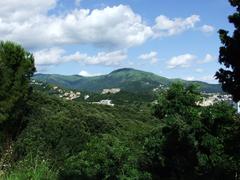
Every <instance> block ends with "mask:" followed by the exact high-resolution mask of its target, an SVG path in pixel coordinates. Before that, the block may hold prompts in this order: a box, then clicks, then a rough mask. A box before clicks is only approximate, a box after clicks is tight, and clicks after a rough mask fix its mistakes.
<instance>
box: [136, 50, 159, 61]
mask: <svg viewBox="0 0 240 180" xmlns="http://www.w3.org/2000/svg"><path fill="white" fill-rule="evenodd" d="M138 58H139V59H142V60H150V62H151V64H155V63H157V61H158V53H157V52H155V51H151V52H150V53H146V54H141V55H140V56H139V57H138Z"/></svg>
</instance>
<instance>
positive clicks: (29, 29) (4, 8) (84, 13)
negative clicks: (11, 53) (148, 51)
mask: <svg viewBox="0 0 240 180" xmlns="http://www.w3.org/2000/svg"><path fill="white" fill-rule="evenodd" d="M8 1H9V2H12V3H9V2H8ZM13 2H14V3H13ZM23 2H24V3H23ZM43 2H45V3H43ZM55 5H56V0H50V1H40V0H36V1H30V0H27V2H25V1H17V0H7V2H6V1H1V4H0V13H1V14H0V36H1V38H2V39H3V40H13V41H17V42H20V43H22V44H24V46H25V47H36V46H37V47H39V46H40V47H46V46H48V47H49V46H58V45H67V44H91V45H94V46H101V47H108V48H109V47H110V48H119V47H124V48H128V47H132V46H136V45H140V44H143V43H144V42H145V41H146V40H147V39H149V38H150V37H152V35H153V32H152V29H151V27H149V26H147V25H146V24H145V23H144V22H143V20H142V18H141V16H140V15H138V14H136V13H134V12H133V10H132V9H131V8H130V7H128V6H125V5H118V6H113V7H105V8H103V9H94V10H92V11H90V10H89V9H75V10H72V11H70V12H67V13H65V15H51V16H49V15H47V12H48V10H49V9H51V8H53V7H54V6H55ZM18 7H19V8H18ZM21 7H22V8H21ZM19 14H20V15H21V16H20V15H19ZM16 17H17V18H16ZM19 18H20V19H21V20H19Z"/></svg>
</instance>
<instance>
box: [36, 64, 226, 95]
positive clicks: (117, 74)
mask: <svg viewBox="0 0 240 180" xmlns="http://www.w3.org/2000/svg"><path fill="white" fill-rule="evenodd" d="M33 79H35V80H38V81H42V82H46V83H50V84H55V85H57V86H60V87H63V88H71V89H76V90H82V91H90V92H100V91H102V89H106V88H120V89H122V90H124V91H128V92H133V93H151V92H152V91H153V90H154V89H156V88H163V87H165V88H166V87H169V86H170V85H171V84H172V83H174V82H178V81H180V82H182V83H183V84H185V85H189V84H196V85H199V86H200V89H201V91H202V92H210V93H217V92H219V93H221V92H222V89H221V87H220V85H218V84H208V83H204V82H198V81H185V80H180V79H168V78H165V77H161V76H158V75H156V74H153V73H149V72H144V71H140V70H135V69H130V68H123V69H118V70H115V71H113V72H111V73H110V74H107V75H101V76H96V77H83V76H79V75H73V76H63V75H57V74H36V75H35V76H34V77H33Z"/></svg>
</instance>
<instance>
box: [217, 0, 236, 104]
mask: <svg viewBox="0 0 240 180" xmlns="http://www.w3.org/2000/svg"><path fill="white" fill-rule="evenodd" d="M229 2H230V3H231V5H232V6H233V7H236V11H237V12H235V13H234V14H233V15H230V16H229V17H228V19H229V22H230V23H232V24H234V27H235V30H234V32H233V35H232V36H229V35H228V33H229V32H228V31H226V30H223V29H221V30H219V35H220V40H221V42H222V44H223V46H222V47H220V50H219V63H220V64H223V65H224V66H225V67H226V68H225V69H223V68H220V69H219V71H218V72H216V75H215V76H216V79H218V80H219V82H220V83H221V84H222V88H223V90H224V91H225V92H227V93H230V94H232V96H233V100H234V101H239V100H240V1H239V0H229Z"/></svg>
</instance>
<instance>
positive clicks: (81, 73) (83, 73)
mask: <svg viewBox="0 0 240 180" xmlns="http://www.w3.org/2000/svg"><path fill="white" fill-rule="evenodd" d="M79 75H80V76H85V77H91V76H100V75H102V74H101V73H90V72H87V71H85V70H82V71H80V72H79Z"/></svg>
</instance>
